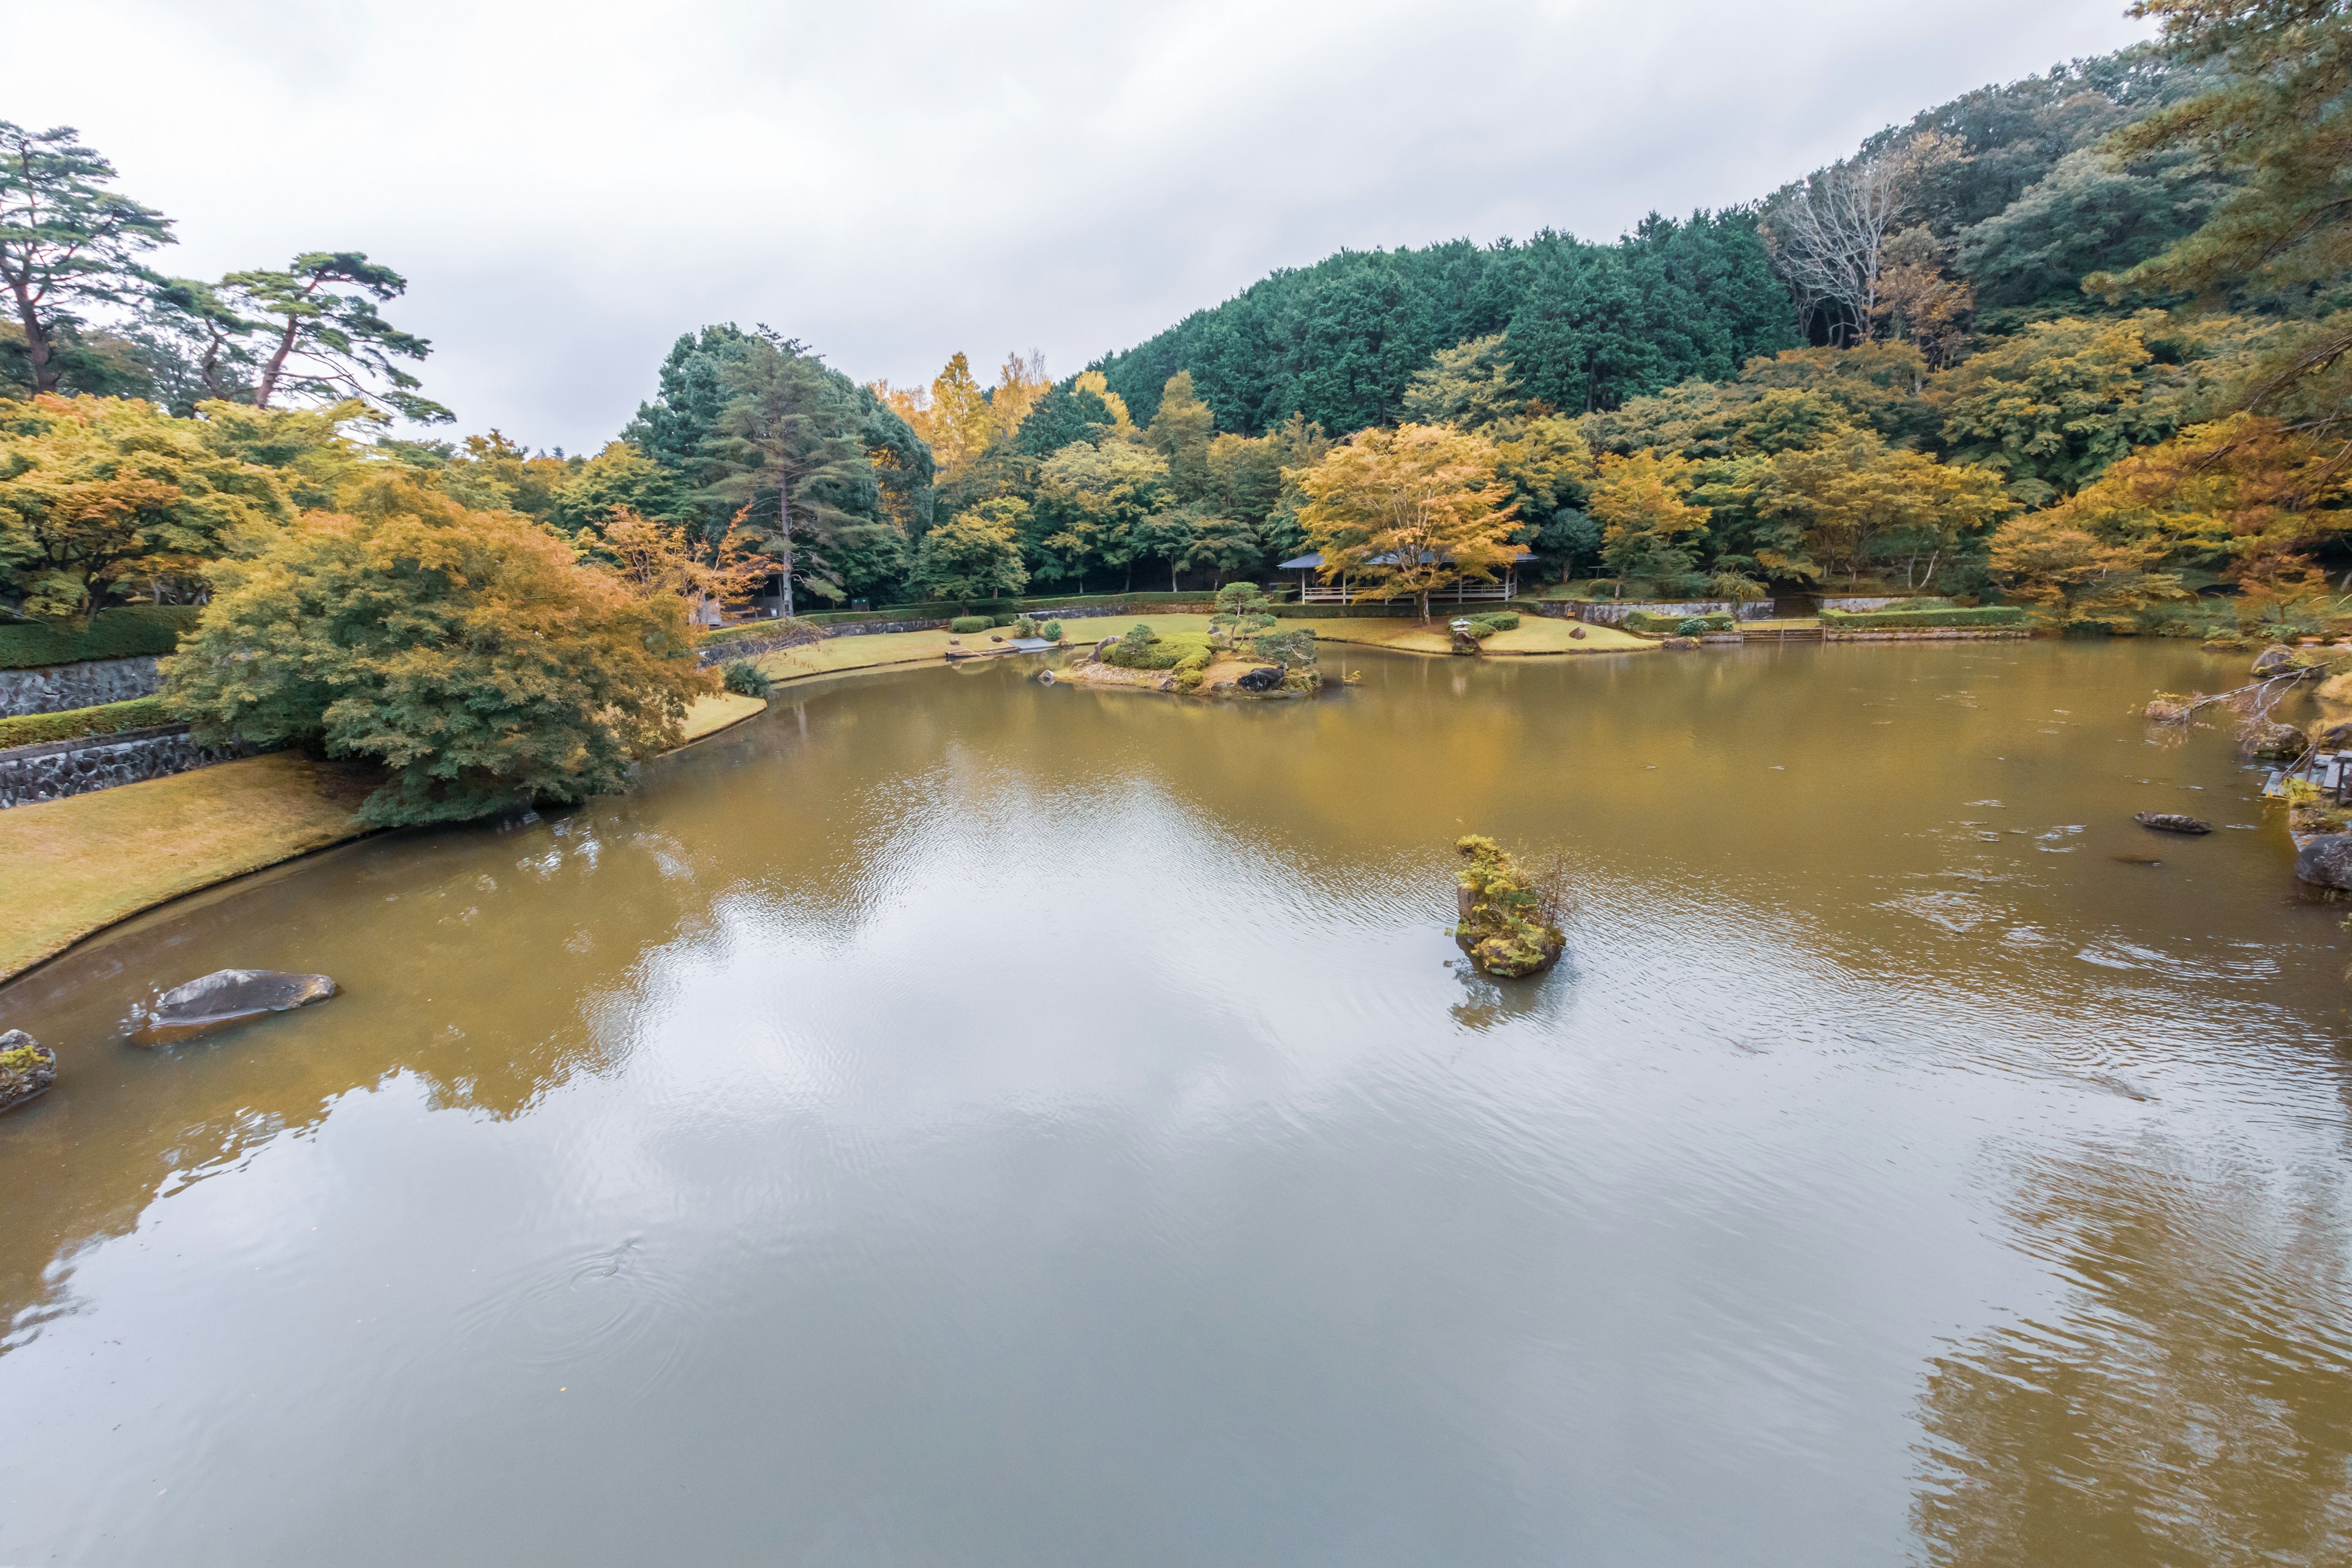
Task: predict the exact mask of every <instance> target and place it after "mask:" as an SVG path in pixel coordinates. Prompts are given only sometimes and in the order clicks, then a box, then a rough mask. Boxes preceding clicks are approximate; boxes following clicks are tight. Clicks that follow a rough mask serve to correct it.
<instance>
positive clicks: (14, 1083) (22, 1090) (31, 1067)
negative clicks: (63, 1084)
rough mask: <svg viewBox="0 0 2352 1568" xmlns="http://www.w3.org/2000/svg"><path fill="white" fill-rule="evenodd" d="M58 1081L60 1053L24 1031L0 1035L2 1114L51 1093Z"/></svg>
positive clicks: (0, 1100) (0, 1108) (13, 1031)
mask: <svg viewBox="0 0 2352 1568" xmlns="http://www.w3.org/2000/svg"><path fill="white" fill-rule="evenodd" d="M57 1081H58V1053H57V1052H55V1051H53V1050H51V1049H49V1047H47V1046H45V1045H43V1044H41V1042H40V1041H38V1040H37V1039H35V1038H33V1037H32V1036H30V1035H28V1034H26V1033H25V1031H24V1030H22V1029H11V1030H9V1031H8V1032H7V1033H5V1034H0V1110H14V1109H15V1108H16V1107H17V1106H19V1105H22V1104H24V1103H25V1101H26V1100H35V1099H37V1098H39V1097H40V1096H42V1095H44V1094H47V1093H48V1092H49V1085H51V1084H53V1083H55V1082H57Z"/></svg>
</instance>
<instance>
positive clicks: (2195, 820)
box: [2132, 811, 2213, 833]
mask: <svg viewBox="0 0 2352 1568" xmlns="http://www.w3.org/2000/svg"><path fill="white" fill-rule="evenodd" d="M2132 820H2133V821H2134V822H2137V823H2138V824H2139V825H2140V826H2142V827H2153V828H2155V829H2156V830H2157V831H2158V833H2210V832H2212V831H2213V825H2212V824H2211V823H2210V822H2207V821H2205V820H2204V819H2203V818H2201V817H2196V816H2185V815H2183V814H2182V813H2180V812H2178V811H2141V812H2135V813H2133V814H2132Z"/></svg>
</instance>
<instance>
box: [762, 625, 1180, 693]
mask: <svg viewBox="0 0 2352 1568" xmlns="http://www.w3.org/2000/svg"><path fill="white" fill-rule="evenodd" d="M1138 621H1144V622H1147V623H1149V624H1150V626H1152V627H1153V629H1155V630H1157V631H1159V632H1160V633H1162V634H1166V633H1169V632H1202V633H1205V632H1207V631H1208V629H1209V617H1208V616H1155V615H1151V614H1150V613H1148V612H1146V613H1141V614H1137V615H1133V616H1090V617H1088V618H1087V619H1086V620H1082V621H1079V620H1072V621H1064V622H1063V623H1062V640H1063V641H1064V642H1066V643H1068V644H1069V645H1070V646H1071V647H1093V646H1094V645H1095V644H1096V643H1098V642H1100V641H1102V640H1103V638H1105V637H1123V636H1125V635H1126V632H1127V629H1128V627H1129V626H1133V625H1135V623H1136V622H1138ZM991 635H992V634H991V633H989V632H965V633H962V634H961V635H959V634H957V633H953V632H948V631H928V632H877V633H874V634H872V635H870V636H867V637H827V638H825V639H824V641H823V642H814V643H805V644H803V645H802V646H801V647H788V648H784V649H782V651H780V652H776V653H770V654H762V655H761V657H760V658H759V660H758V661H757V662H758V664H759V666H760V669H761V673H763V674H765V675H766V676H767V678H768V679H771V680H797V679H804V678H805V677H808V676H812V675H835V674H838V673H840V672H841V671H843V670H845V669H877V668H881V667H883V666H885V665H892V664H926V663H939V662H941V661H944V660H945V659H946V658H947V656H948V649H949V647H950V638H953V639H954V643H955V645H957V646H958V647H959V648H960V649H971V648H985V647H992V646H994V645H992V643H990V642H989V640H988V639H989V637H990V636H991ZM993 635H994V636H997V637H1011V636H1012V635H1013V632H1012V629H1011V628H1010V627H1007V626H998V627H996V628H995V630H994V633H993Z"/></svg>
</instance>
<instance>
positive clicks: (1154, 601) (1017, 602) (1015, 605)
mask: <svg viewBox="0 0 2352 1568" xmlns="http://www.w3.org/2000/svg"><path fill="white" fill-rule="evenodd" d="M1214 597H1216V595H1214V594H1213V593H1211V592H1210V591H1209V590H1208V589H1205V588H1191V589H1187V590H1185V591H1184V592H1182V593H1181V594H1164V593H1162V594H1153V593H1140V592H1139V593H1133V594H1069V595H1063V596H1061V597H1059V598H1045V599H935V600H931V601H929V602H928V603H925V604H920V605H877V606H875V607H874V608H873V609H870V610H819V611H817V612H815V613H814V614H813V615H806V616H801V617H800V618H801V619H802V620H804V621H808V622H811V623H813V624H814V625H816V626H855V625H856V624H857V623H858V622H860V621H941V620H952V619H954V618H955V617H956V616H1017V615H1020V614H1021V613H1022V612H1023V611H1024V610H1027V611H1032V612H1034V611H1038V610H1067V609H1076V608H1078V607H1080V606H1083V605H1107V606H1110V607H1114V608H1117V607H1121V606H1127V607H1132V606H1135V605H1205V604H1207V603H1208V602H1209V601H1210V600H1211V599H1213V598H1214Z"/></svg>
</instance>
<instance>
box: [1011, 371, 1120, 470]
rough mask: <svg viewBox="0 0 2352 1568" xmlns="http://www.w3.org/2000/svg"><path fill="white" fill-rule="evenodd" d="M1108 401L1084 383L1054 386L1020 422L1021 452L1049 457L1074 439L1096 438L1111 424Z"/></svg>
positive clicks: (1090, 440) (1108, 428)
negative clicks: (1082, 384) (1081, 385)
mask: <svg viewBox="0 0 2352 1568" xmlns="http://www.w3.org/2000/svg"><path fill="white" fill-rule="evenodd" d="M1114 426H1115V421H1113V419H1112V418H1111V414H1110V406H1109V405H1108V404H1106V403H1104V402H1103V400H1102V399H1101V397H1099V396H1098V395H1096V394H1095V393H1094V392H1092V391H1090V390H1088V389H1087V388H1085V387H1076V388H1073V387H1067V386H1053V387H1049V388H1047V389H1046V391H1045V395H1042V396H1041V397H1039V398H1038V399H1037V402H1036V405H1035V406H1034V407H1033V408H1031V409H1030V410H1029V416H1028V417H1027V418H1026V419H1024V420H1023V421H1022V422H1021V429H1020V433H1019V435H1018V437H1017V440H1018V443H1019V445H1020V448H1021V450H1022V452H1023V453H1024V454H1025V455H1026V456H1028V457H1032V458H1049V457H1051V456H1053V455H1054V454H1055V452H1058V451H1060V450H1061V449H1062V448H1063V447H1066V446H1068V445H1069V444H1070V443H1071V442H1073V441H1087V442H1097V441H1100V440H1101V439H1102V438H1103V437H1105V436H1107V435H1108V434H1109V433H1110V431H1111V430H1112V429H1113V428H1114Z"/></svg>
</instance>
